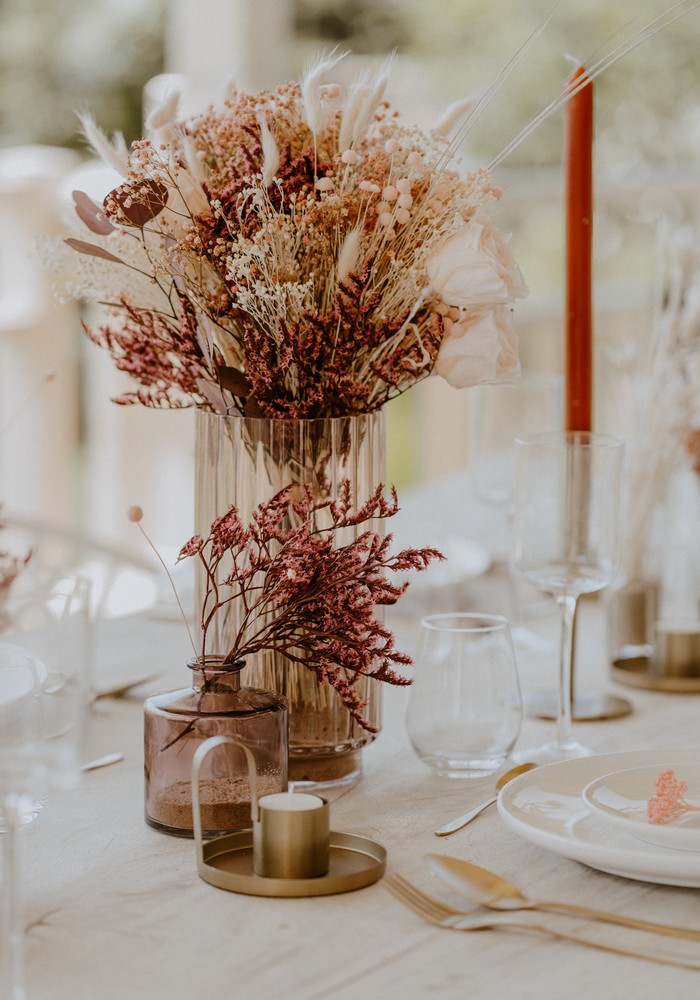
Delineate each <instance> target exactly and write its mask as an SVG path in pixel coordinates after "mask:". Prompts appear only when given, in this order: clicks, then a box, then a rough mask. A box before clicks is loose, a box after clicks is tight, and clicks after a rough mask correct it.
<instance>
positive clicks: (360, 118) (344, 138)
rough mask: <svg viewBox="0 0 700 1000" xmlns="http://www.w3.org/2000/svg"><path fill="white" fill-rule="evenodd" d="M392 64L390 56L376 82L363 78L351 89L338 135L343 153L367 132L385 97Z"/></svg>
mask: <svg viewBox="0 0 700 1000" xmlns="http://www.w3.org/2000/svg"><path fill="white" fill-rule="evenodd" d="M391 63H392V57H391V56H390V57H389V58H388V59H387V60H386V62H385V63H384V65H383V66H382V68H381V69H380V70H379V72H378V73H377V75H376V77H375V78H374V81H371V80H368V78H367V77H363V78H360V79H359V80H358V81H357V83H356V84H355V85H354V86H353V87H352V88H351V90H350V96H349V98H348V103H347V107H346V109H345V113H344V114H343V120H342V122H341V124H340V133H339V135H338V147H339V149H340V150H341V151H344V150H346V149H349V148H350V146H351V145H352V144H353V142H356V141H357V140H358V139H361V138H362V137H363V136H364V135H365V133H366V132H367V130H368V128H369V126H370V123H371V121H372V118H373V117H374V112H375V111H376V110H377V108H378V107H379V104H380V101H381V100H382V98H383V97H384V91H385V90H386V85H387V82H388V80H389V73H390V70H391Z"/></svg>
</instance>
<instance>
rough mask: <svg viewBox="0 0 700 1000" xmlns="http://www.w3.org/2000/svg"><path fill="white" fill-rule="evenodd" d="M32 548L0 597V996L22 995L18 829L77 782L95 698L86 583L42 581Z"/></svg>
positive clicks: (12, 999) (13, 999)
mask: <svg viewBox="0 0 700 1000" xmlns="http://www.w3.org/2000/svg"><path fill="white" fill-rule="evenodd" d="M34 554H35V553H34V552H32V553H31V554H30V557H29V561H28V562H27V563H26V564H24V563H22V564H21V566H18V567H17V573H16V574H15V576H14V577H13V578H12V579H11V580H10V582H9V585H8V586H7V587H3V588H2V590H3V593H2V595H1V596H2V600H1V602H0V603H1V609H0V610H1V611H2V616H1V627H0V831H1V832H0V845H1V846H2V850H3V869H2V870H3V883H4V884H3V888H2V909H3V911H4V912H3V918H4V919H3V932H2V940H1V941H0V996H3V997H7V998H8V1000H25V998H26V992H25V987H24V929H23V921H22V906H21V891H20V885H21V878H20V875H21V865H20V863H19V856H18V849H19V847H20V838H19V837H18V834H19V831H20V828H21V827H22V826H23V824H24V823H25V822H26V821H27V819H28V818H29V817H31V816H33V815H35V814H36V813H37V812H38V810H39V808H40V807H41V804H43V802H44V801H45V799H46V797H47V795H48V793H49V790H51V789H54V788H70V787H72V786H73V785H74V784H75V783H76V782H77V779H78V775H79V773H80V764H81V762H82V760H83V753H82V742H83V732H84V723H85V717H86V709H87V705H88V703H89V694H90V684H89V678H88V669H87V667H88V658H87V624H88V589H89V588H88V586H87V583H86V582H85V581H84V580H83V579H82V578H80V577H78V576H76V575H75V574H72V573H68V572H66V573H60V572H57V573H55V574H54V575H53V576H52V578H51V579H49V580H43V581H42V580H37V578H36V575H35V573H34V572H33V570H34V569H35V567H32V558H33V555H34ZM38 562H39V560H38V559H37V563H38Z"/></svg>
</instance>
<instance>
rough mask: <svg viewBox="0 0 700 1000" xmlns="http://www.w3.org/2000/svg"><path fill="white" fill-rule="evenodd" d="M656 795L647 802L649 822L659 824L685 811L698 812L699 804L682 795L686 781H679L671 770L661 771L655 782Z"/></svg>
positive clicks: (685, 788) (686, 785) (686, 788)
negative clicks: (687, 799) (687, 800)
mask: <svg viewBox="0 0 700 1000" xmlns="http://www.w3.org/2000/svg"><path fill="white" fill-rule="evenodd" d="M654 787H655V791H656V795H653V796H652V797H651V798H650V799H649V801H648V802H647V819H648V820H649V822H650V823H654V824H657V825H661V824H663V823H670V822H671V820H674V819H677V818H678V817H679V816H682V815H684V813H687V812H700V806H694V805H691V804H690V803H689V802H686V800H685V798H684V796H685V793H686V792H687V791H688V783H687V782H686V781H680V780H678V779H677V778H676V775H675V774H674V772H673V771H672V770H667V771H661V772H660V773H659V775H658V777H657V779H656V783H655V786H654Z"/></svg>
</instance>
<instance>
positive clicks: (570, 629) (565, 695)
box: [556, 594, 578, 751]
mask: <svg viewBox="0 0 700 1000" xmlns="http://www.w3.org/2000/svg"><path fill="white" fill-rule="evenodd" d="M577 602H578V595H576V594H564V595H562V596H560V597H557V603H558V604H559V607H560V608H561V655H560V660H559V710H558V712H557V735H556V742H557V747H558V749H559V750H562V751H563V750H566V749H568V748H569V747H571V746H573V744H574V742H575V740H574V736H573V727H572V703H573V690H572V681H573V665H574V619H575V617H576V604H577Z"/></svg>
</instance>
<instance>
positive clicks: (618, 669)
mask: <svg viewBox="0 0 700 1000" xmlns="http://www.w3.org/2000/svg"><path fill="white" fill-rule="evenodd" d="M611 676H612V679H613V680H614V681H618V682H619V683H620V684H629V685H630V686H631V687H637V688H645V689H646V690H648V691H667V692H670V693H671V694H696V693H700V676H696V677H693V676H687V677H682V676H673V675H671V674H666V675H664V674H659V673H654V672H653V671H652V664H651V659H650V657H648V656H631V657H628V658H626V659H621V660H613V662H612V667H611Z"/></svg>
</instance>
